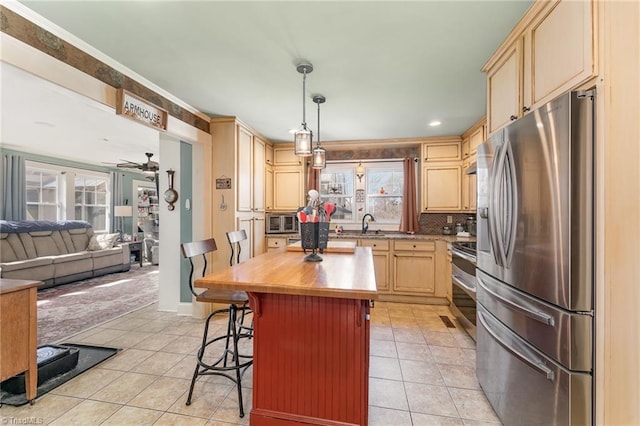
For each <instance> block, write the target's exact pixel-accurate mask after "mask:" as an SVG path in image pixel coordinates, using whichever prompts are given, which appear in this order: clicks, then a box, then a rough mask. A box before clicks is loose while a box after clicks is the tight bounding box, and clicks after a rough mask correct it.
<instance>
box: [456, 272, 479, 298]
mask: <svg viewBox="0 0 640 426" xmlns="http://www.w3.org/2000/svg"><path fill="white" fill-rule="evenodd" d="M451 280H452V281H453V282H454V283H456V284H458V285H459V286H460V287H462V288H464V289H467V290H468V291H470V292H471V293H473V294H475V293H476V289H475V288H473V287H469V286H468V285H467V284H466V283H465V282H464V281H462V280H461V279H460V277H458V276H457V275H455V274H451Z"/></svg>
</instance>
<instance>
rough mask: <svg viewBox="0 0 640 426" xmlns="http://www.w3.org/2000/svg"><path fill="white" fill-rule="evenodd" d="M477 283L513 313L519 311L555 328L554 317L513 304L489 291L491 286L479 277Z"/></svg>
mask: <svg viewBox="0 0 640 426" xmlns="http://www.w3.org/2000/svg"><path fill="white" fill-rule="evenodd" d="M476 281H478V283H479V284H480V286H482V289H483V290H484V291H486V292H487V293H489V294H490V295H491V296H492V297H493V298H494V299H496V300H498V301H499V302H500V303H502V304H503V305H505V306H506V307H507V308H509V309H511V310H513V311H517V312H520V313H521V314H524V315H525V316H527V317H529V318H531V319H533V320H536V321H538V322H541V323H543V324H546V325H549V326H551V327H553V326H555V321H554V319H553V317H552V316H551V315H547V314H545V313H542V312H537V311H533V310H531V309H528V308H526V307H524V306H521V305H519V304H517V303H516V302H513V301H511V300H509V299H507V298H505V297H503V296H500V295H499V294H498V293H496V292H494V291H492V290H490V289H489V286H488V285H487V283H486V282H484V281H483V279H482V278H481V277H480V276H479V275H476Z"/></svg>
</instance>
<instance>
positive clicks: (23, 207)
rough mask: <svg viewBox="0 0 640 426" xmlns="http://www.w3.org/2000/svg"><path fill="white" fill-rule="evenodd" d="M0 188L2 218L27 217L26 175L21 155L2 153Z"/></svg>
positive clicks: (18, 218)
mask: <svg viewBox="0 0 640 426" xmlns="http://www.w3.org/2000/svg"><path fill="white" fill-rule="evenodd" d="M0 179H1V180H2V182H0V188H2V212H1V214H2V219H4V220H26V219H27V177H26V166H25V162H24V158H23V157H22V156H21V155H11V154H7V155H3V156H2V171H1V173H0Z"/></svg>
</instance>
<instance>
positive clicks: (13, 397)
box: [0, 343, 120, 406]
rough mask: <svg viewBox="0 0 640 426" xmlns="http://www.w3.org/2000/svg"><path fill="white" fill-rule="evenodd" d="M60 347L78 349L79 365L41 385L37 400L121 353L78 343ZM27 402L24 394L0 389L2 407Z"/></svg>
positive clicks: (64, 344) (63, 344)
mask: <svg viewBox="0 0 640 426" xmlns="http://www.w3.org/2000/svg"><path fill="white" fill-rule="evenodd" d="M60 346H66V347H69V348H72V349H73V348H75V349H77V350H78V363H77V364H76V366H75V367H74V368H73V369H71V370H68V371H67V372H65V373H62V374H59V375H56V376H54V377H51V378H50V379H48V380H46V381H44V382H43V383H41V384H39V385H38V392H37V396H36V398H39V397H41V396H42V395H44V394H45V393H47V392H49V391H50V390H52V389H55V388H57V387H58V386H60V385H61V384H63V383H65V382H67V381H69V380H71V379H73V378H74V377H76V376H77V375H79V374H81V373H83V372H85V371H87V370H88V369H90V368H92V367H95V366H96V365H98V364H100V363H101V362H102V361H104V360H106V359H108V358H110V357H112V356H113V355H115V354H117V353H118V352H119V351H120V349H118V348H110V347H103V346H89V345H79V344H76V343H62V344H61V345H60ZM3 383H4V382H3ZM27 402H29V401H27V397H26V395H25V394H24V393H17V394H14V393H10V392H7V391H6V390H5V389H4V388H3V389H0V405H2V404H7V405H14V406H20V405H24V404H26V403H27Z"/></svg>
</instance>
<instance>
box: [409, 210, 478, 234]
mask: <svg viewBox="0 0 640 426" xmlns="http://www.w3.org/2000/svg"><path fill="white" fill-rule="evenodd" d="M447 216H451V217H452V219H453V223H447ZM469 216H473V217H475V213H471V212H470V213H420V218H419V221H420V233H421V234H442V227H443V226H445V225H449V226H451V230H452V232H453V227H454V226H455V225H456V223H462V226H464V227H465V230H466V224H467V218H468V217H469Z"/></svg>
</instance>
